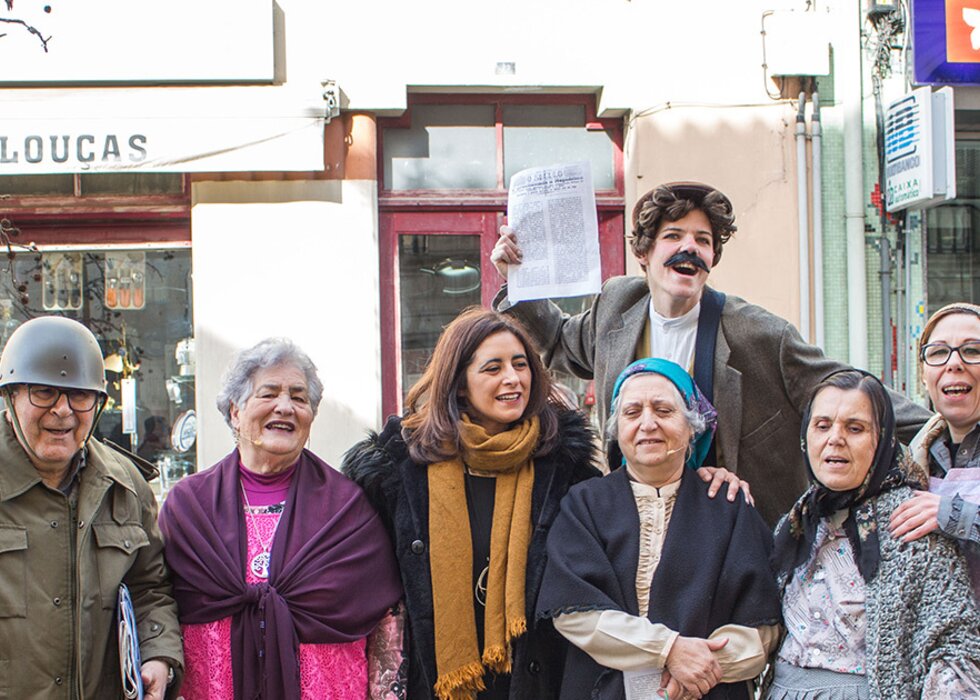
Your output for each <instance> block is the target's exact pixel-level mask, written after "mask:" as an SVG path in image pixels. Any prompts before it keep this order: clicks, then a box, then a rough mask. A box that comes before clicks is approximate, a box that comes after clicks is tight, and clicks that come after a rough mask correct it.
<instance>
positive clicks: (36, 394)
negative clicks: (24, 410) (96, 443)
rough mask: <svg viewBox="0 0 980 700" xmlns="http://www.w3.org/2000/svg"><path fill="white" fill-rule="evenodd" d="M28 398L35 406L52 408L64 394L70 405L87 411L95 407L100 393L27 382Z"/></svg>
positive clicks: (75, 408)
mask: <svg viewBox="0 0 980 700" xmlns="http://www.w3.org/2000/svg"><path fill="white" fill-rule="evenodd" d="M26 386H27V398H28V399H29V400H30V402H31V406H34V407H35V408H52V407H53V406H54V405H55V404H57V403H58V402H59V401H60V400H61V396H62V394H64V395H65V397H66V398H67V399H68V407H69V408H71V410H73V411H78V412H79V413H87V412H88V411H91V410H92V409H93V408H95V404H96V403H98V401H99V394H98V392H95V391H88V390H86V389H62V388H60V387H55V386H46V385H44V384H27V385H26Z"/></svg>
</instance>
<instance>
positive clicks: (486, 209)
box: [377, 93, 625, 416]
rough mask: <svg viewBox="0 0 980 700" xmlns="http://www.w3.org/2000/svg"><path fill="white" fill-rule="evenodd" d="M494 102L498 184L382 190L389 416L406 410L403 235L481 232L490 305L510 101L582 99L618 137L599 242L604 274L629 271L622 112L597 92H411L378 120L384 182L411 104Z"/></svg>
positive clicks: (593, 123)
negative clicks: (604, 114)
mask: <svg viewBox="0 0 980 700" xmlns="http://www.w3.org/2000/svg"><path fill="white" fill-rule="evenodd" d="M433 103H438V104H487V103H493V104H496V105H497V118H496V123H497V159H498V162H497V180H498V183H497V184H498V189H496V190H411V191H390V190H384V189H381V191H380V192H379V194H378V204H379V210H380V216H379V229H380V230H379V234H380V237H379V257H380V261H379V263H380V283H381V289H380V297H381V299H380V301H381V386H382V389H381V397H382V401H381V406H382V411H383V413H384V415H386V416H388V415H392V414H400V413H401V411H402V406H401V394H402V386H401V338H400V336H401V318H400V311H399V309H400V305H399V301H400V298H399V289H398V274H397V270H398V235H399V234H411V233H419V234H428V235H477V234H479V235H480V236H481V239H480V251H481V266H480V267H481V271H482V276H481V294H480V296H481V300H482V303H483V305H484V306H487V307H489V306H490V302H491V301H492V300H493V297H494V295H495V294H496V293H497V290H498V289H499V287H500V279H499V276H498V275H497V273H496V271H495V270H492V269H491V267H492V266H491V264H490V252H491V251H492V250H493V246H494V244H495V243H496V241H497V235H498V234H497V231H498V229H499V228H500V225H501V224H503V223H504V221H505V212H506V210H507V192H506V190H504V188H503V176H504V163H503V124H502V121H503V120H502V105H504V104H540V105H548V104H581V105H584V106H585V121H586V123H585V127H584V128H586V129H588V130H590V131H591V130H603V131H606V132H607V133H608V134H609V137H610V140H611V142H612V147H613V149H612V151H613V152H612V156H613V167H614V170H613V172H614V182H615V186H614V189H612V190H602V191H598V192H596V209H597V210H598V216H599V248H600V251H601V259H602V279H603V280H606V279H608V278H609V277H612V276H615V275H621V274H623V273H624V272H625V239H624V229H623V222H624V215H623V207H624V199H623V190H624V177H623V129H622V121H621V120H620V119H615V118H614V119H600V118H598V117H597V116H596V109H595V99H594V97H593V96H591V95H581V94H577V95H571V94H553V95H499V94H486V95H482V94H465V95H451V94H441V93H440V94H424V93H422V94H419V93H413V94H411V95H409V100H408V105H409V109H408V110H406V111H405V113H404V114H403V115H402V116H401V117H397V118H390V119H389V118H383V119H379V120H378V163H377V166H378V170H377V172H378V184H379V187H382V188H383V183H384V153H383V146H384V139H383V137H382V135H383V132H384V129H385V128H386V127H399V126H401V127H405V128H407V127H408V126H409V125H410V124H411V119H410V116H411V113H410V110H411V107H412V106H413V105H416V104H433Z"/></svg>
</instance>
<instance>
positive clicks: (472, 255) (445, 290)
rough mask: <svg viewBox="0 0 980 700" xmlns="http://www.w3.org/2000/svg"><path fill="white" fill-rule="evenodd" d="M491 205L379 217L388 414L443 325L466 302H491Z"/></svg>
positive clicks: (422, 366)
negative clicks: (487, 209) (474, 209)
mask: <svg viewBox="0 0 980 700" xmlns="http://www.w3.org/2000/svg"><path fill="white" fill-rule="evenodd" d="M496 222H497V214H495V213H492V212H453V213H430V212H420V213H415V212H405V213H394V214H388V215H384V216H383V217H382V222H381V248H382V265H381V272H382V280H381V293H382V308H381V313H382V328H381V335H382V341H383V344H384V347H385V348H390V349H393V350H394V352H385V353H384V354H383V359H382V367H381V380H382V386H383V390H382V392H383V409H384V412H385V414H386V415H390V414H392V413H400V412H401V410H402V405H403V401H404V398H405V396H406V394H407V393H408V390H409V389H410V388H411V387H412V385H413V384H414V383H415V382H416V381H418V379H419V377H421V376H422V372H423V371H424V370H425V365H426V363H427V362H428V360H429V356H430V355H431V354H432V350H433V348H434V347H435V344H436V341H437V340H438V339H439V335H440V334H441V333H442V329H443V328H445V327H446V325H447V324H448V323H449V322H450V321H452V320H453V319H454V318H455V317H456V316H457V315H458V314H459V312H460V311H462V310H463V309H465V308H466V307H468V306H479V305H481V304H482V305H485V306H488V305H489V303H490V300H491V299H492V298H493V294H494V293H495V292H496V290H497V287H498V286H499V279H498V278H497V273H496V271H495V270H493V269H492V268H490V263H489V257H490V251H491V250H492V248H493V242H494V241H495V240H496V230H497V223H496Z"/></svg>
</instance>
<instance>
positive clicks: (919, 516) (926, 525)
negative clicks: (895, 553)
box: [888, 491, 941, 542]
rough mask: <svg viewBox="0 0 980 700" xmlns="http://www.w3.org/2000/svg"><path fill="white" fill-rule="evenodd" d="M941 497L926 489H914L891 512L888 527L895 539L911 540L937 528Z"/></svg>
mask: <svg viewBox="0 0 980 700" xmlns="http://www.w3.org/2000/svg"><path fill="white" fill-rule="evenodd" d="M940 501H941V497H940V496H939V494H936V493H929V492H928V491H916V492H915V494H914V495H913V496H912V498H910V499H909V500H907V501H905V503H903V504H901V505H900V506H899V507H898V508H896V509H895V511H894V512H893V513H892V517H891V518H890V519H889V521H888V529H889V531H890V532H891V534H892V537H894V538H895V539H898V538H901V539H902V542H912V541H914V540H917V539H919V538H920V537H924V536H926V535H928V534H929V533H930V532H935V531H936V530H938V529H939V503H940Z"/></svg>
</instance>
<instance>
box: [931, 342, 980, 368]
mask: <svg viewBox="0 0 980 700" xmlns="http://www.w3.org/2000/svg"><path fill="white" fill-rule="evenodd" d="M954 352H956V353H959V356H960V360H962V362H963V363H964V364H967V365H980V340H970V341H967V342H965V343H963V344H962V345H957V346H956V347H953V346H950V345H947V344H946V343H929V344H928V345H925V346H923V348H922V352H921V353H920V355H919V357H920V358H921V359H922V361H923V362H925V363H926V364H927V365H929V366H930V367H942V366H943V365H945V364H946V363H947V362H949V358H951V357H952V356H953V353H954Z"/></svg>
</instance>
